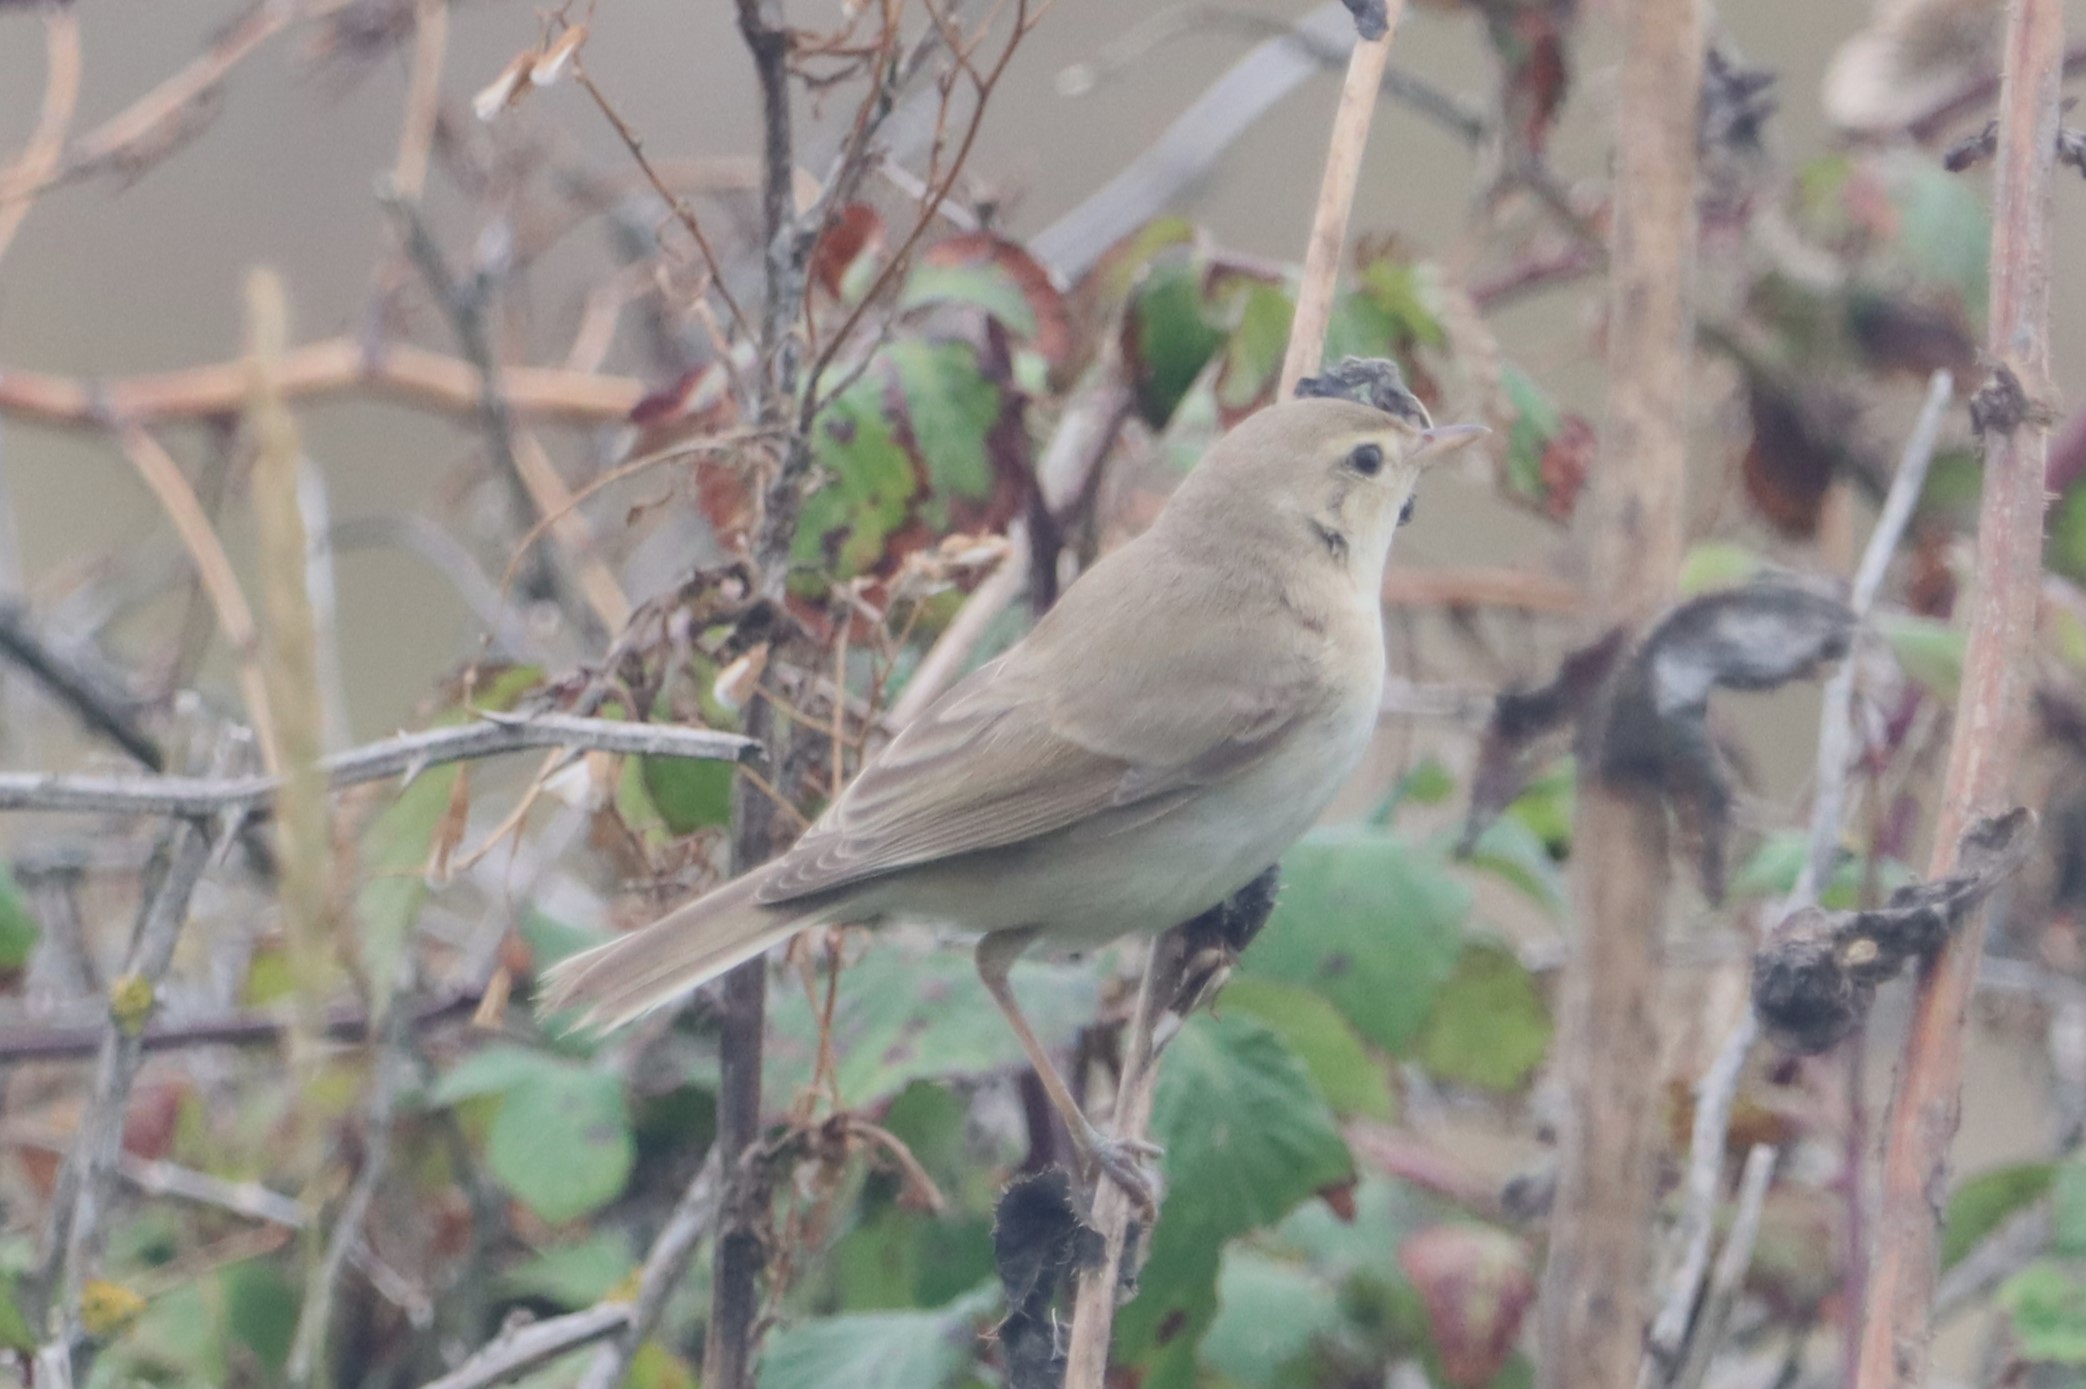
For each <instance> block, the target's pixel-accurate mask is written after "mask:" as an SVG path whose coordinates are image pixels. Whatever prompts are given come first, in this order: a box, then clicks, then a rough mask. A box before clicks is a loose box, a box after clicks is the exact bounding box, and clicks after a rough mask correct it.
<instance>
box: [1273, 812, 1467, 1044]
mask: <svg viewBox="0 0 2086 1389" xmlns="http://www.w3.org/2000/svg"><path fill="white" fill-rule="evenodd" d="M1470 900H1471V899H1470V889H1469V888H1468V887H1466V886H1465V885H1464V884H1463V883H1462V882H1460V881H1459V880H1458V879H1457V878H1456V876H1455V875H1454V874H1453V873H1451V872H1450V871H1449V870H1448V867H1447V866H1446V864H1444V862H1443V861H1442V859H1441V856H1440V854H1439V853H1438V852H1437V851H1434V850H1429V849H1424V848H1420V847H1416V846H1414V845H1410V844H1407V843H1405V842H1404V841H1403V840H1400V839H1398V838H1397V837H1395V836H1393V835H1390V834H1386V833H1384V832H1383V831H1381V830H1376V829H1371V828H1367V827H1355V826H1347V827H1341V828H1335V829H1329V830H1320V831H1317V832H1315V833H1313V834H1311V835H1309V836H1307V837H1306V838H1305V839H1303V840H1302V841H1301V842H1300V843H1298V844H1297V845H1296V847H1294V848H1292V849H1291V850H1290V851H1289V853H1288V854H1287V855H1286V856H1285V857H1284V858H1283V860H1282V894H1281V896H1280V897H1279V898H1278V899H1277V901H1276V903H1275V911H1274V915H1273V916H1272V917H1270V918H1269V920H1268V924H1267V927H1266V929H1264V930H1263V931H1262V932H1261V933H1260V938H1259V939H1258V940H1256V941H1255V942H1254V943H1253V946H1252V947H1251V948H1250V949H1249V950H1247V952H1246V955H1245V960H1244V971H1245V973H1247V974H1253V975H1260V976H1263V977H1265V978H1269V979H1278V980H1284V981H1286V982H1288V983H1292V984H1301V985H1303V986H1304V987H1305V988H1308V989H1311V990H1313V991H1315V992H1317V993H1319V994H1322V995H1324V996H1325V997H1326V998H1329V999H1331V1000H1332V1001H1333V1002H1334V1003H1335V1004H1337V1005H1338V1006H1339V1008H1340V1010H1341V1011H1342V1012H1343V1013H1345V1014H1346V1015H1347V1017H1348V1018H1349V1020H1350V1021H1352V1022H1353V1023H1354V1025H1355V1026H1356V1027H1357V1028H1359V1029H1360V1030H1361V1032H1362V1035H1363V1036H1365V1037H1368V1038H1369V1039H1370V1040H1372V1041H1374V1042H1376V1043H1377V1044H1378V1045H1379V1046H1382V1047H1384V1048H1386V1049H1388V1050H1389V1051H1391V1052H1392V1053H1394V1054H1402V1053H1404V1052H1405V1051H1406V1050H1407V1049H1408V1048H1409V1047H1411V1045H1412V1044H1413V1042H1414V1041H1415V1039H1416V1038H1417V1037H1418V1036H1419V1033H1420V1030H1421V1028H1422V1027H1423V1026H1424V1025H1425V1024H1426V1021H1427V1015H1428V1013H1429V1012H1430V1011H1431V1010H1432V1008H1433V1006H1434V994H1435V991H1436V990H1437V989H1438V988H1439V987H1440V986H1441V984H1442V983H1443V982H1444V981H1446V980H1447V979H1448V977H1449V975H1450V974H1451V973H1453V972H1454V970H1455V968H1456V961H1457V959H1458V958H1459V957H1460V956H1461V955H1462V953H1463V932H1462V928H1463V921H1464V918H1465V917H1466V916H1468V915H1469V912H1470Z"/></svg>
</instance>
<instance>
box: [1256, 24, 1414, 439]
mask: <svg viewBox="0 0 2086 1389" xmlns="http://www.w3.org/2000/svg"><path fill="white" fill-rule="evenodd" d="M1384 8H1385V9H1386V11H1387V14H1386V17H1385V23H1386V26H1387V32H1385V33H1384V34H1383V36H1382V37H1380V38H1375V39H1369V38H1361V39H1357V40H1356V41H1355V45H1354V50H1353V52H1352V53H1350V54H1349V55H1348V59H1347V81H1346V83H1345V84H1344V85H1343V86H1342V87H1341V88H1340V105H1339V106H1338V108H1336V109H1335V110H1334V112H1333V135H1332V139H1331V140H1330V141H1329V142H1328V143H1327V145H1326V154H1325V179H1324V181H1323V182H1322V183H1321V184H1320V185H1319V189H1318V206H1317V207H1316V208H1315V209H1314V210H1313V211H1312V214H1311V235H1310V238H1309V240H1307V241H1306V242H1305V243H1304V280H1303V284H1302V285H1301V286H1299V288H1298V290H1297V305H1296V317H1295V318H1294V319H1292V320H1291V323H1290V329H1289V350H1288V352H1287V353H1286V354H1285V355H1284V356H1283V358H1282V384H1281V386H1280V387H1279V388H1278V389H1277V390H1276V392H1275V398H1276V399H1277V400H1287V399H1289V398H1290V396H1292V395H1294V394H1295V393H1296V385H1297V382H1299V381H1301V380H1303V379H1304V378H1305V377H1306V376H1309V375H1311V373H1313V372H1315V371H1317V370H1318V363H1319V359H1320V358H1321V357H1323V356H1324V355H1325V332H1326V325H1327V324H1329V323H1331V322H1332V318H1333V291H1334V290H1335V289H1336V288H1337V287H1338V286H1339V282H1340V257H1341V255H1342V253H1344V252H1345V251H1346V249H1347V216H1348V213H1349V212H1351V211H1352V210H1353V208H1354V191H1355V186H1356V184H1357V183H1358V182H1359V181H1360V180H1361V176H1362V151H1363V150H1364V149H1366V148H1367V147H1368V144H1369V124H1370V122H1371V121H1372V120H1373V119H1374V117H1375V115H1376V93H1377V90H1378V88H1380V87H1381V86H1382V85H1383V65H1384V63H1385V61H1386V60H1388V59H1389V57H1390V54H1391V36H1392V35H1393V34H1395V33H1396V32H1397V30H1398V16H1399V14H1400V13H1401V12H1402V11H1403V10H1404V8H1405V0H1390V3H1389V4H1388V5H1386V6H1385V7H1384Z"/></svg>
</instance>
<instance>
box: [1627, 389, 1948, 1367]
mask: <svg viewBox="0 0 2086 1389" xmlns="http://www.w3.org/2000/svg"><path fill="white" fill-rule="evenodd" d="M1954 389H1955V383H1954V381H1953V379H1952V378H1951V377H1950V376H1949V374H1948V373H1947V372H1946V371H1937V372H1935V373H1934V376H1933V379H1932V380H1931V381H1930V382H1929V383H1928V387H1927V399H1926V403H1925V405H1924V406H1923V407H1922V408H1921V410H1920V415H1919V419H1918V420H1917V422H1915V423H1914V425H1913V428H1912V433H1911V435H1910V436H1909V437H1908V438H1907V439H1906V441H1905V452H1904V454H1903V456H1902V457H1901V458H1900V459H1899V460H1898V471H1897V474H1896V475H1895V476H1894V477H1893V478H1892V479H1891V484H1890V492H1889V493H1888V495H1886V496H1885V498H1884V502H1883V509H1882V511H1881V512H1880V513H1879V514H1878V516H1877V518H1876V527H1875V529H1874V530H1872V531H1871V532H1870V533H1869V543H1868V547H1867V548H1866V549H1865V550H1864V551H1863V552H1862V557H1861V564H1860V567H1859V568H1858V569H1857V570H1856V571H1855V576H1854V585H1853V591H1852V593H1851V595H1850V597H1849V599H1848V607H1849V608H1850V609H1851V610H1852V611H1853V613H1854V615H1855V617H1856V619H1857V620H1859V619H1861V618H1864V617H1866V616H1867V615H1868V612H1869V609H1870V607H1871V606H1873V605H1874V603H1875V601H1876V594H1877V591H1878V590H1879V589H1880V588H1881V587H1882V585H1883V576H1884V573H1885V572H1886V571H1887V570H1888V569H1889V567H1890V559H1891V556H1892V555H1893V554H1894V553H1896V551H1897V548H1898V542H1899V540H1900V539H1901V538H1902V537H1903V536H1904V533H1905V525H1906V523H1907V522H1908V521H1910V520H1911V519H1912V510H1913V507H1914V506H1915V505H1916V504H1917V503H1918V501H1919V495H1920V489H1921V488H1922V487H1924V486H1925V485H1926V478H1927V468H1928V465H1929V464H1931V463H1932V462H1933V459H1934V446H1935V444H1936V442H1937V441H1938V439H1939V437H1940V433H1941V422H1942V420H1943V418H1944V417H1945V416H1946V415H1947V412H1948V406H1949V403H1950V401H1951V400H1952V399H1953V395H1954ZM1854 672H1855V663H1854V662H1853V661H1851V660H1849V661H1843V662H1842V663H1841V664H1840V667H1839V669H1838V670H1836V671H1834V672H1833V675H1832V678H1831V679H1830V680H1828V681H1827V682H1826V686H1825V699H1824V703H1823V707H1822V709H1821V710H1820V712H1819V716H1818V756H1817V759H1816V771H1815V777H1816V786H1817V791H1816V794H1815V799H1814V800H1813V801H1812V803H1811V830H1810V851H1809V853H1808V854H1807V855H1806V858H1805V863H1804V867H1803V869H1802V870H1801V872H1800V873H1799V876H1798V878H1797V881H1796V886H1795V888H1794V889H1793V890H1792V891H1791V892H1790V894H1789V898H1788V900H1787V901H1785V902H1784V903H1783V904H1782V908H1781V910H1782V912H1783V914H1784V915H1787V914H1788V913H1790V912H1794V911H1799V910H1801V909H1803V908H1805V907H1809V906H1815V905H1816V904H1817V901H1818V894H1819V892H1820V890H1821V889H1822V887H1823V885H1824V883H1825V882H1826V880H1827V878H1828V877H1829V876H1830V871H1831V867H1832V861H1833V858H1834V856H1835V855H1836V854H1837V853H1838V851H1839V846H1840V837H1841V836H1840V822H1841V819H1842V817H1843V815H1844V814H1845V808H1846V802H1847V778H1848V776H1849V774H1850V773H1851V772H1852V770H1853V741H1854V719H1853V707H1854ZM1759 1035H1760V1027H1759V1020H1758V1019H1757V1018H1755V1017H1754V1015H1753V1010H1752V1009H1751V1008H1750V1007H1748V1008H1747V1009H1746V1011H1745V1015H1744V1016H1743V1017H1741V1018H1740V1019H1739V1021H1738V1023H1737V1024H1736V1025H1735V1026H1734V1027H1733V1028H1732V1029H1731V1031H1730V1033H1729V1034H1728V1035H1727V1036H1726V1037H1725V1039H1724V1044H1723V1046H1722V1047H1721V1048H1720V1049H1719V1050H1718V1052H1717V1055H1716V1059H1715V1060H1713V1061H1712V1062H1711V1063H1710V1066H1709V1069H1708V1070H1707V1071H1706V1072H1704V1074H1703V1077H1702V1080H1701V1083H1700V1084H1698V1085H1697V1086H1696V1088H1695V1119H1694V1128H1693V1132H1692V1134H1691V1135H1690V1139H1689V1148H1688V1175H1687V1181H1686V1184H1685V1187H1684V1188H1683V1190H1684V1199H1683V1204H1682V1212H1681V1218H1680V1223H1679V1226H1678V1228H1677V1232H1676V1238H1677V1240H1678V1242H1679V1244H1680V1247H1681V1249H1682V1250H1683V1253H1682V1256H1681V1263H1680V1267H1679V1268H1678V1269H1677V1270H1676V1271H1675V1273H1674V1275H1673V1277H1672V1278H1671V1279H1670V1280H1669V1281H1668V1284H1667V1289H1666V1300H1665V1301H1664V1302H1663V1303H1662V1304H1661V1305H1660V1307H1659V1313H1658V1316H1657V1317H1656V1318H1655V1319H1654V1320H1653V1322H1652V1329H1651V1338H1650V1344H1649V1347H1648V1349H1649V1351H1650V1357H1649V1358H1648V1359H1647V1361H1646V1375H1647V1377H1649V1376H1651V1375H1652V1374H1653V1373H1654V1370H1655V1364H1663V1365H1664V1366H1665V1367H1667V1368H1668V1369H1669V1370H1672V1369H1674V1368H1675V1367H1678V1369H1679V1371H1680V1372H1681V1373H1683V1374H1684V1373H1685V1372H1686V1367H1687V1366H1688V1365H1690V1364H1692V1359H1693V1357H1692V1355H1691V1354H1689V1353H1688V1346H1689V1342H1690V1340H1691V1339H1692V1337H1691V1334H1690V1325H1691V1322H1692V1324H1693V1326H1694V1327H1695V1328H1696V1330H1695V1331H1694V1333H1693V1336H1699V1335H1700V1334H1701V1328H1702V1327H1703V1326H1704V1325H1705V1323H1704V1322H1703V1321H1702V1320H1701V1319H1700V1318H1696V1317H1694V1312H1695V1302H1696V1296H1697V1294H1698V1293H1699V1292H1700V1290H1701V1286H1702V1279H1703V1276H1704V1274H1705V1273H1706V1272H1707V1270H1708V1267H1709V1244H1710V1235H1711V1232H1712V1230H1713V1228H1714V1226H1715V1222H1716V1209H1717V1195H1718V1193H1719V1191H1720V1190H1721V1188H1722V1184H1723V1183H1722V1178H1723V1171H1724V1164H1723V1157H1724V1146H1725V1141H1726V1135H1727V1133H1728V1131H1729V1129H1730V1126H1731V1108H1732V1105H1733V1103H1734V1102H1735V1101H1736V1099H1737V1097H1738V1081H1739V1077H1740V1076H1741V1075H1742V1074H1743V1073H1744V1071H1745V1063H1746V1058H1747V1057H1748V1056H1750V1055H1751V1054H1752V1049H1753V1043H1754V1042H1755V1041H1756V1040H1757V1039H1758V1037H1759Z"/></svg>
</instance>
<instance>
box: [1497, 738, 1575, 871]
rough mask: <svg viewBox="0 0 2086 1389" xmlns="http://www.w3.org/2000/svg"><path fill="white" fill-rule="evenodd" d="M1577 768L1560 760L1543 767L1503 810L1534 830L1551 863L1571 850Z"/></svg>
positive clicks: (1571, 762)
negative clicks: (1505, 809)
mask: <svg viewBox="0 0 2086 1389" xmlns="http://www.w3.org/2000/svg"><path fill="white" fill-rule="evenodd" d="M1578 782H1579V766H1578V763H1577V762H1576V761H1574V760H1573V759H1572V758H1570V757H1560V758H1559V759H1558V760H1557V761H1556V762H1553V763H1552V764H1551V765H1550V766H1548V767H1546V768H1545V769H1544V770H1543V771H1542V773H1541V774H1539V775H1538V776H1537V777H1536V778H1535V780H1533V781H1531V782H1529V783H1528V786H1527V787H1526V788H1525V789H1524V790H1523V791H1522V792H1521V794H1520V795H1518V796H1516V797H1515V798H1514V803H1513V804H1512V805H1510V806H1508V807H1507V811H1506V813H1507V816H1508V818H1510V819H1514V820H1519V821H1520V822H1521V823H1522V824H1524V825H1526V826H1528V828H1529V829H1530V830H1532V831H1534V833H1535V836H1536V838H1537V839H1540V840H1541V841H1542V842H1543V847H1544V848H1545V849H1546V850H1548V851H1549V853H1550V857H1551V859H1552V860H1553V861H1555V860H1557V859H1560V858H1563V857H1564V856H1565V855H1566V854H1567V853H1569V852H1570V851H1571V848H1572V804H1573V802H1574V801H1575V800H1576V799H1577V797H1578Z"/></svg>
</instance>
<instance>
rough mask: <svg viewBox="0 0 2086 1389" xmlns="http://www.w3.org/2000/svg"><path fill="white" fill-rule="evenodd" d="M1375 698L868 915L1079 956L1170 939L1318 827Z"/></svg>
mask: <svg viewBox="0 0 2086 1389" xmlns="http://www.w3.org/2000/svg"><path fill="white" fill-rule="evenodd" d="M1374 726H1375V701H1373V700H1372V701H1370V702H1369V707H1368V708H1367V710H1366V711H1363V712H1362V713H1360V714H1357V715H1356V716H1354V717H1351V718H1348V719H1343V720H1341V724H1340V726H1338V727H1336V728H1335V729H1333V730H1331V732H1330V735H1329V736H1325V737H1322V738H1321V739H1319V740H1316V741H1315V743H1314V745H1313V746H1311V747H1308V748H1291V749H1284V750H1283V752H1282V753H1279V754H1277V755H1275V756H1272V757H1270V758H1268V759H1266V760H1265V761H1264V762H1262V763H1261V764H1260V765H1258V766H1256V767H1253V768H1251V769H1250V770H1248V771H1246V772H1245V773H1243V774H1242V775H1240V776H1238V777H1236V778H1234V779H1232V780H1230V781H1227V782H1225V783H1223V784H1221V785H1218V786H1212V787H1209V788H1207V789H1205V790H1202V791H1200V792H1197V793H1194V794H1193V795H1191V796H1190V797H1189V798H1188V799H1187V800H1185V801H1183V802H1182V803H1181V804H1178V805H1176V806H1174V807H1172V808H1171V809H1168V810H1167V811H1165V813H1163V814H1158V815H1154V814H1152V813H1151V810H1150V809H1149V808H1148V807H1131V808H1128V809H1125V810H1122V811H1113V812H1109V813H1107V814H1104V815H1100V816H1096V817H1094V818H1092V819H1090V820H1087V821H1085V822H1083V823H1081V824H1079V825H1077V826H1074V827H1072V828H1070V829H1067V830H1063V831H1060V832H1058V833H1056V834H1053V835H1048V836H1045V837H1043V838H1041V839H1037V840H1033V841H1030V842H1028V843H1025V844H1021V845H1017V846H1014V847H1012V848H1008V849H1000V850H993V851H989V852H985V853H979V854H972V855H967V856H965V857H964V858H962V859H958V860H952V861H948V862H946V863H942V864H937V865H934V866H932V867H922V868H916V869H913V870H910V871H908V872H906V873H903V874H899V875H894V876H893V877H892V878H890V879H887V880H886V882H885V883H884V884H881V885H879V889H878V890H875V891H874V892H873V893H872V894H869V895H868V897H869V900H868V901H865V902H864V903H863V905H864V906H871V907H872V908H873V909H874V910H876V911H879V912H881V913H883V914H887V915H891V916H898V917H904V918H907V919H911V920H915V921H921V922H925V923H930V924H935V925H942V926H948V927H953V928H956V929H960V930H966V931H976V932H991V931H1005V930H1016V929H1021V928H1024V927H1034V928H1036V930H1037V936H1038V942H1039V944H1041V945H1043V946H1045V947H1051V946H1055V947H1057V948H1061V949H1062V948H1071V949H1081V948H1087V947H1091V946H1095V945H1099V944H1102V943H1104V942H1107V941H1110V940H1113V939H1115V938H1116V937H1118V936H1123V935H1127V934H1129V933H1131V932H1133V931H1140V930H1142V931H1161V930H1164V929H1165V928H1166V927H1168V926H1171V925H1174V924H1175V923H1177V922H1180V921H1185V920H1187V919H1188V918H1189V917H1192V916H1194V915H1196V914H1197V913H1199V912H1202V911H1205V910H1207V909H1208V908H1210V907H1212V906H1215V905H1216V904H1217V903H1219V902H1221V901H1223V900H1224V899H1225V898H1227V897H1229V896H1230V895H1231V894H1232V893H1234V892H1236V891H1238V890H1239V889H1240V888H1242V887H1244V886H1245V885H1246V884H1247V883H1249V882H1251V881H1252V880H1253V879H1254V878H1255V877H1257V876H1258V875H1259V874H1260V872H1261V870H1262V869H1264V868H1266V867H1267V866H1268V865H1269V864H1271V863H1273V862H1275V860H1277V859H1279V858H1280V857H1281V856H1282V854H1283V853H1284V852H1285V851H1286V850H1287V849H1288V848H1289V846H1290V845H1291V844H1293V843H1295V842H1296V840H1297V839H1298V838H1299V837H1301V836H1302V835H1303V833H1304V832H1305V831H1306V830H1308V829H1309V828H1310V827H1311V825H1312V824H1313V822H1315V821H1316V820H1317V819H1318V817H1319V815H1320V814H1321V813H1323V812H1324V810H1325V807H1326V805H1327V803H1328V802H1330V801H1331V800H1332V798H1333V795H1334V793H1335V792H1336V791H1338V790H1339V787H1340V785H1341V783H1342V782H1343V781H1345V780H1346V778H1347V776H1348V774H1349V773H1350V772H1352V771H1353V770H1354V767H1355V765H1356V763H1357V762H1358V761H1359V760H1360V757H1361V754H1362V752H1363V751H1364V750H1365V749H1366V748H1367V746H1368V741H1369V735H1370V733H1371V731H1372V730H1373V728H1374Z"/></svg>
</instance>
